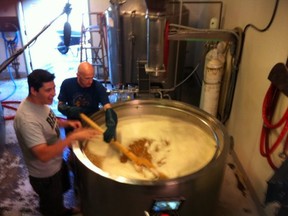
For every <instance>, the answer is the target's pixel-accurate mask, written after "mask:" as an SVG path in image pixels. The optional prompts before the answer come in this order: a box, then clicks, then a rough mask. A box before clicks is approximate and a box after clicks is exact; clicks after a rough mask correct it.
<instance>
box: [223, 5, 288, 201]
mask: <svg viewBox="0 0 288 216" xmlns="http://www.w3.org/2000/svg"><path fill="white" fill-rule="evenodd" d="M224 2H225V13H224V16H225V23H224V28H227V29H231V28H234V27H236V26H237V27H241V28H242V29H244V27H245V26H246V25H247V24H248V23H252V24H254V25H256V26H257V27H258V28H260V29H263V28H264V27H266V26H267V24H268V23H269V21H270V18H271V16H272V12H273V8H274V4H275V2H276V1H275V0H265V1H263V0H253V1H251V0H242V1H234V0H224ZM287 8H288V1H285V0H280V2H279V7H278V11H277V14H276V17H275V19H274V23H273V24H272V26H271V27H270V28H269V30H268V31H266V32H263V33H260V32H258V31H255V30H254V29H252V28H249V30H248V31H247V33H246V36H245V44H244V48H243V54H242V61H241V65H240V69H239V74H238V81H237V86H236V91H235V95H234V103H233V107H232V112H231V117H230V119H229V121H228V124H227V127H228V130H229V132H230V134H231V135H232V136H233V137H234V142H235V147H234V149H235V151H236V154H237V156H238V157H239V160H240V162H241V164H242V165H243V168H244V169H245V171H246V173H247V175H248V178H249V180H250V181H251V183H252V185H253V187H254V189H255V191H256V193H257V195H258V197H259V199H260V201H262V202H263V201H264V198H265V193H266V189H267V181H268V180H269V179H270V177H271V176H272V175H273V173H274V172H273V170H272V169H271V168H270V166H269V165H268V162H267V160H266V159H265V158H263V157H262V156H261V155H260V152H259V141H260V134H261V128H262V116H261V115H262V113H261V112H262V103H263V99H264V96H265V94H266V91H267V89H268V87H269V85H270V81H269V80H268V79H267V77H268V75H269V73H270V71H271V69H272V67H273V66H274V65H275V64H276V63H278V62H283V63H286V59H287V57H288V40H287V38H288V28H287V20H288V13H287ZM279 105H280V108H278V110H277V116H276V119H279V118H280V116H281V115H283V113H284V111H285V110H286V107H287V97H285V96H283V95H282V96H281V98H280V100H279ZM272 138H273V140H272V141H271V142H272V143H273V141H275V137H272ZM281 147H282V146H281ZM281 147H279V150H281ZM274 157H275V158H274V159H275V161H276V165H278V166H279V164H280V161H279V160H278V158H277V154H274Z"/></svg>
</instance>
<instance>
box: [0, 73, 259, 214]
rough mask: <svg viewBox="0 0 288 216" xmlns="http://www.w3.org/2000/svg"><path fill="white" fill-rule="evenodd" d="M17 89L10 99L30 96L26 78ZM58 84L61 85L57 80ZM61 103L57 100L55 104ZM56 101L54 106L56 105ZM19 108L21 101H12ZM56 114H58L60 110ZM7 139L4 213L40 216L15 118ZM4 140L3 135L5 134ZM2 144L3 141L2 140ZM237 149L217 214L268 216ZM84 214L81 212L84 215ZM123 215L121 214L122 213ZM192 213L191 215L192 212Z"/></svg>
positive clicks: (1, 187) (1, 185)
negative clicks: (257, 198) (16, 134)
mask: <svg viewBox="0 0 288 216" xmlns="http://www.w3.org/2000/svg"><path fill="white" fill-rule="evenodd" d="M15 84H16V86H17V88H16V89H15V93H14V94H13V95H12V96H11V97H9V98H8V99H7V100H8V101H20V100H22V99H23V98H25V97H26V96H27V93H28V90H27V84H26V79H19V80H15ZM14 86H15V85H14V84H13V82H12V81H0V99H1V98H5V97H6V96H7V95H8V94H9V92H12V90H13V89H14ZM56 86H58V87H59V86H60V85H59V84H57V83H56ZM56 103H57V102H56V101H55V104H56ZM55 104H53V105H52V107H55ZM11 106H15V107H16V108H17V104H11ZM54 111H56V114H58V112H57V110H55V109H54ZM14 112H15V111H14V110H11V109H7V108H4V116H5V117H9V116H13V115H14ZM4 123H5V134H6V136H5V141H4V143H3V140H2V145H4V147H3V146H2V147H1V148H0V151H1V149H2V152H0V215H2V216H18V215H19V216H20V215H22V216H25V215H27V216H28V215H29V216H38V215H40V214H39V212H38V211H37V206H38V203H37V202H38V200H37V195H36V194H35V193H34V192H33V190H32V188H31V186H30V184H29V181H28V178H27V170H26V168H25V165H24V163H23V159H22V156H21V151H20V150H19V147H18V145H17V141H16V137H15V134H14V129H13V126H12V124H13V120H6V121H5V122H4ZM1 139H2V137H1ZM0 144H1V142H0ZM237 161H238V160H237V158H236V157H235V155H234V153H233V151H231V153H230V154H229V155H228V158H227V165H226V168H225V175H224V180H223V183H222V187H221V194H220V197H219V201H218V204H217V208H216V210H215V215H214V216H264V215H265V214H264V213H263V211H262V206H260V204H259V203H255V202H254V201H253V193H252V192H251V191H250V190H249V184H248V185H247V184H246V182H245V179H246V178H245V174H244V173H243V172H241V169H240V168H239V167H240V165H239V163H238V162H237ZM75 203H76V201H75V196H74V193H73V190H71V191H69V192H68V193H67V194H65V205H66V206H67V207H71V206H74V205H75ZM80 215H81V214H79V216H80ZM120 216H121V215H120ZM189 216H190V215H189Z"/></svg>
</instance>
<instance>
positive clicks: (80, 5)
mask: <svg viewBox="0 0 288 216" xmlns="http://www.w3.org/2000/svg"><path fill="white" fill-rule="evenodd" d="M67 3H69V4H71V9H72V10H71V13H69V15H67V13H63V12H64V8H65V5H66V4H67ZM19 12H20V13H19V14H20V26H21V30H22V32H21V33H22V40H23V44H27V43H28V42H30V41H31V40H32V39H34V38H35V41H33V43H32V44H31V45H30V46H29V47H28V48H27V49H26V50H25V53H24V56H25V61H26V65H27V72H28V74H29V73H30V72H31V71H32V70H34V69H37V68H41V69H46V70H48V71H49V72H51V73H54V74H55V76H56V79H57V80H63V79H65V78H68V77H71V76H75V72H76V69H77V67H78V64H79V62H80V56H79V47H80V45H79V40H78V43H77V41H76V42H75V41H74V40H73V44H71V46H69V48H68V51H67V52H61V50H60V49H59V45H60V44H61V43H62V42H63V29H64V23H65V22H66V21H68V22H69V23H70V25H71V31H72V36H73V34H74V35H75V34H76V35H79V39H80V32H81V24H82V17H83V16H85V14H86V16H88V15H87V13H88V1H82V0H68V2H67V0H22V1H21V5H20V7H19ZM85 20H86V19H85ZM45 28H46V30H45V31H43V32H42V33H41V31H42V30H43V29H45ZM39 33H41V34H40V35H39V36H38V37H36V36H37V35H38V34H39ZM76 40H77V38H76ZM71 41H72V40H71Z"/></svg>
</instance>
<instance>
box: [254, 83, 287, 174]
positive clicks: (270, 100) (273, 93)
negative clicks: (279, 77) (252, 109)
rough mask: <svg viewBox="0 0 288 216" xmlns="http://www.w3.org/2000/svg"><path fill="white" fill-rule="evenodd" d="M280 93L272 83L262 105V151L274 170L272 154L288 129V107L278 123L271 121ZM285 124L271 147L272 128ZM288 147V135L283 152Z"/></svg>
mask: <svg viewBox="0 0 288 216" xmlns="http://www.w3.org/2000/svg"><path fill="white" fill-rule="evenodd" d="M279 93H280V92H279V90H278V89H277V88H276V86H274V85H273V84H271V85H270V87H269V89H268V90H267V92H266V95H265V98H264V101H263V107H262V118H263V126H262V131H261V137H260V153H261V155H262V156H263V157H266V158H267V161H268V163H269V165H270V166H271V168H273V169H274V170H275V169H277V167H276V166H275V164H274V163H273V161H272V158H271V155H272V153H273V152H274V151H275V150H276V148H277V147H278V146H279V144H280V143H281V142H282V140H283V138H284V137H285V135H286V134H287V131H288V108H287V109H286V112H285V113H284V115H283V116H282V118H281V119H280V120H279V121H278V122H277V123H275V124H273V123H272V122H271V121H272V118H273V115H274V111H275V108H276V104H277V101H278V98H279ZM283 124H284V126H283V128H282V130H281V133H280V134H279V136H278V138H277V139H276V141H275V143H274V144H273V145H271V147H270V143H269V135H270V132H271V130H272V129H276V128H278V127H280V126H281V125H283ZM287 147H288V137H286V140H285V143H284V148H283V152H285V150H286V149H287Z"/></svg>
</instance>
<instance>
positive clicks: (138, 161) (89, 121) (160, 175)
mask: <svg viewBox="0 0 288 216" xmlns="http://www.w3.org/2000/svg"><path fill="white" fill-rule="evenodd" d="M80 117H81V119H82V120H84V121H85V122H86V123H87V124H88V125H89V126H90V127H92V128H94V129H96V130H98V131H99V132H101V133H102V134H103V133H104V130H103V129H102V128H101V127H100V126H99V125H97V124H96V122H94V121H93V120H92V119H90V118H89V117H88V116H86V115H85V114H83V113H81V114H80ZM110 144H112V145H113V146H115V147H116V148H117V149H118V150H119V151H120V152H122V153H123V154H124V155H125V156H126V157H127V158H129V159H130V160H131V161H132V162H134V163H135V164H136V165H139V166H143V167H146V168H147V169H149V170H150V171H151V172H152V173H153V174H154V175H155V176H156V177H157V178H159V179H167V178H168V177H167V176H166V175H165V174H163V173H161V172H159V171H158V170H157V169H156V167H155V166H154V165H153V164H152V163H151V162H150V161H149V160H147V159H146V158H142V157H141V158H140V157H137V156H136V155H135V154H134V153H133V152H131V151H130V150H129V149H128V148H126V147H125V146H124V145H122V144H121V143H120V142H118V141H116V140H112V141H111V142H110Z"/></svg>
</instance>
